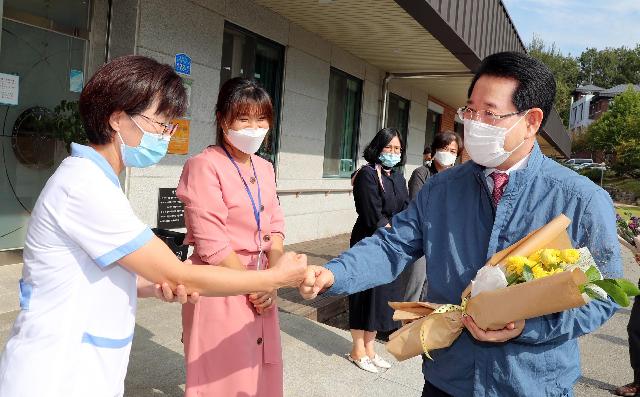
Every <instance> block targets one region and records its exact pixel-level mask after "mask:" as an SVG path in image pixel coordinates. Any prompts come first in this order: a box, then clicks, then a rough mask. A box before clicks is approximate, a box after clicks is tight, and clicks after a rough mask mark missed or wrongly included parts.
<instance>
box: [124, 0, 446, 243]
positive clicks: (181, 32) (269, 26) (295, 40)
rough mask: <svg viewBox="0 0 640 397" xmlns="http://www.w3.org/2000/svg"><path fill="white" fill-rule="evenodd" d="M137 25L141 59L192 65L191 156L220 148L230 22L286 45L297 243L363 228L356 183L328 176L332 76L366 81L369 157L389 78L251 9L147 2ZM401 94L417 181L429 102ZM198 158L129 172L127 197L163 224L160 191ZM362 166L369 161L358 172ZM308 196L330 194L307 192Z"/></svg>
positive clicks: (238, 2) (409, 92)
mask: <svg viewBox="0 0 640 397" xmlns="http://www.w3.org/2000/svg"><path fill="white" fill-rule="evenodd" d="M123 17H124V16H123ZM127 18H130V15H129V16H127ZM137 19H138V33H137V35H136V36H135V38H134V39H135V49H136V52H137V53H138V54H141V55H146V56H150V57H153V58H155V59H158V60H159V61H162V62H165V63H169V64H172V63H173V61H174V55H175V54H176V53H181V52H184V53H186V54H188V55H189V56H190V57H191V58H192V67H191V78H192V79H193V85H192V93H191V112H192V117H191V132H190V143H189V154H188V156H192V155H195V154H197V153H199V152H200V151H202V150H203V149H204V148H205V147H206V146H207V145H210V144H213V143H214V140H215V138H214V117H213V114H214V113H213V109H214V105H215V101H216V97H217V92H218V89H219V85H220V64H221V54H222V39H223V29H224V21H225V20H228V21H230V22H232V23H234V24H236V25H239V26H241V27H243V28H245V29H248V30H250V31H252V32H255V33H257V34H259V35H262V36H265V37H267V38H269V39H271V40H273V41H276V42H278V43H280V44H282V45H284V46H286V53H285V69H284V87H283V96H282V107H281V115H282V122H281V132H280V134H281V135H280V148H279V152H278V159H277V164H276V173H277V182H278V189H279V190H280V202H281V205H282V207H283V210H284V213H285V216H286V224H287V226H286V233H287V242H288V243H294V242H299V241H306V240H310V239H316V238H322V237H330V236H333V235H337V234H341V233H349V232H350V231H351V228H352V226H353V223H354V222H355V219H356V213H355V209H354V204H353V196H352V195H351V193H350V192H348V190H349V189H350V188H351V183H350V179H329V178H323V177H322V173H323V159H324V141H325V128H326V116H327V104H328V88H329V71H330V67H335V68H338V69H340V70H342V71H344V72H347V73H349V74H351V75H353V76H355V77H357V78H359V79H362V80H363V101H362V113H361V129H360V136H359V140H358V153H359V154H360V155H361V153H362V150H363V149H364V147H365V146H366V144H367V143H368V142H369V141H370V140H371V139H372V138H373V136H374V135H375V133H376V132H377V130H378V123H379V122H378V118H379V112H380V95H381V92H380V91H381V89H380V86H381V80H382V78H383V77H384V72H383V71H381V70H378V69H377V68H375V67H374V66H372V65H370V64H367V63H366V62H364V61H363V60H361V59H359V58H357V57H355V56H353V55H351V54H350V53H348V52H346V51H344V50H343V49H341V48H339V47H337V46H335V45H333V44H332V43H330V42H327V41H326V40H324V39H322V38H320V37H319V36H317V35H315V34H313V33H311V32H308V31H306V30H304V29H302V28H301V27H299V26H297V25H295V24H293V23H291V22H290V21H288V20H287V19H285V18H283V17H282V16H280V15H278V14H276V13H274V12H272V11H270V10H268V9H266V8H263V7H261V6H258V5H256V4H255V3H253V2H252V1H250V0H227V1H223V0H171V1H170V0H140V3H139V9H138V15H137ZM167 21H171V24H170V28H168V25H167V23H168V22H167ZM391 92H394V93H396V94H398V95H400V96H402V97H404V98H407V99H410V100H411V105H410V106H411V107H410V119H409V135H408V146H407V153H408V162H407V166H406V167H405V173H406V176H407V178H408V177H409V176H410V174H411V172H412V171H413V170H414V169H415V168H416V167H418V166H420V165H421V164H422V148H423V146H424V140H425V128H426V113H427V100H428V95H427V93H426V92H423V91H420V90H416V89H414V88H412V87H411V86H410V85H408V84H401V82H397V83H393V84H391ZM451 120H453V118H451ZM451 123H452V122H451ZM451 127H453V125H452V126H451ZM188 156H180V155H167V156H166V158H165V159H163V160H162V161H161V162H160V164H159V165H157V166H154V167H150V168H147V169H131V170H129V174H128V175H127V179H126V190H127V194H128V197H129V199H130V201H131V203H132V206H133V208H134V210H135V212H136V213H137V214H138V215H139V216H140V217H141V219H142V220H143V221H144V222H146V223H148V224H150V225H155V224H156V216H157V200H158V188H161V187H175V186H176V185H177V183H178V180H179V177H180V172H181V170H182V166H183V164H184V162H185V161H186V159H187V158H188ZM362 164H363V161H362V159H359V164H358V165H359V166H360V165H362ZM307 189H314V190H318V189H325V191H315V192H304V190H307ZM331 190H337V192H335V191H333V192H329V191H331Z"/></svg>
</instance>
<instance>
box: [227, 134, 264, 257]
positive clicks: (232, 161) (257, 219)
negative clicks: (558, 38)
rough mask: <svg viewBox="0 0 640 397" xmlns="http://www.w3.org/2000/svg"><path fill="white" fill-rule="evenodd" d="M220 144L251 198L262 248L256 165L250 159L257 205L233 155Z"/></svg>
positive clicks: (258, 182)
mask: <svg viewBox="0 0 640 397" xmlns="http://www.w3.org/2000/svg"><path fill="white" fill-rule="evenodd" d="M221 146H222V150H224V152H225V153H226V155H227V157H229V160H231V163H232V164H233V165H234V166H235V167H236V170H237V171H238V175H239V176H240V179H241V180H242V183H243V184H244V189H245V190H246V191H247V195H248V196H249V200H251V206H252V207H253V216H254V217H255V219H256V224H257V225H258V240H259V243H258V244H259V246H260V250H262V228H261V227H260V210H261V209H262V196H261V195H260V181H258V174H257V173H256V167H255V166H254V165H253V160H251V168H252V169H253V177H254V178H255V180H256V185H257V186H258V205H257V206H256V202H255V200H254V199H253V194H251V189H249V185H248V184H247V181H246V180H245V179H244V177H243V176H242V173H241V172H240V167H238V163H236V161H235V160H234V159H233V157H232V156H231V154H230V153H229V151H228V150H227V148H226V147H224V145H221Z"/></svg>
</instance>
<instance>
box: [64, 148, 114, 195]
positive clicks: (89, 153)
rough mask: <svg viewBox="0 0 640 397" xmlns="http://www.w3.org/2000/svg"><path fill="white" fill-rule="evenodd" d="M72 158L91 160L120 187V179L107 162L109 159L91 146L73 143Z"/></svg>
mask: <svg viewBox="0 0 640 397" xmlns="http://www.w3.org/2000/svg"><path fill="white" fill-rule="evenodd" d="M71 156H73V157H81V158H85V159H89V160H91V161H93V162H94V163H95V164H96V165H97V166H98V167H100V169H101V170H102V172H104V174H105V175H106V176H107V178H109V179H110V180H111V182H113V184H114V185H116V186H117V187H120V180H119V179H118V175H116V173H115V171H113V168H111V165H110V164H109V163H108V162H107V159H105V158H104V157H102V155H101V154H100V153H98V152H96V150H95V149H94V148H92V147H91V146H85V145H80V144H78V143H71Z"/></svg>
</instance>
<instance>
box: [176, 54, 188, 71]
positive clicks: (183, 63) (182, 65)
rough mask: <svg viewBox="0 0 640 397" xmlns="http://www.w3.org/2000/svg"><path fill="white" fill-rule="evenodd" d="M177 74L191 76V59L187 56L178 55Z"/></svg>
mask: <svg viewBox="0 0 640 397" xmlns="http://www.w3.org/2000/svg"><path fill="white" fill-rule="evenodd" d="M176 72H178V73H181V74H186V75H190V74H191V58H190V57H189V55H187V54H176Z"/></svg>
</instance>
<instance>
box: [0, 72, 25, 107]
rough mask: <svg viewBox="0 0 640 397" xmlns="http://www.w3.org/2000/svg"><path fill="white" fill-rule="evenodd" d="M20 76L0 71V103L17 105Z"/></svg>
mask: <svg viewBox="0 0 640 397" xmlns="http://www.w3.org/2000/svg"><path fill="white" fill-rule="evenodd" d="M19 82H20V76H16V75H13V74H6V73H0V104H3V105H17V104H18V90H19V85H20V84H19Z"/></svg>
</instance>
